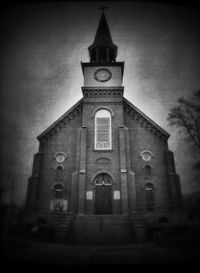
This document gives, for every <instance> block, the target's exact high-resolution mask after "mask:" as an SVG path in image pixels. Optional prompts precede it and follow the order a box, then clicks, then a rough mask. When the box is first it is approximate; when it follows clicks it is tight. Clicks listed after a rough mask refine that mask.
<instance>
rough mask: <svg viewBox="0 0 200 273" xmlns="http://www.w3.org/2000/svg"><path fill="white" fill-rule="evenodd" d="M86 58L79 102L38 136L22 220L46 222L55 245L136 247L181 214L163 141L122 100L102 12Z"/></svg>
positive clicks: (119, 66) (119, 69)
mask: <svg viewBox="0 0 200 273" xmlns="http://www.w3.org/2000/svg"><path fill="white" fill-rule="evenodd" d="M88 51H89V60H90V61H89V62H82V63H81V66H82V72H83V78H84V83H83V86H82V94H83V97H82V99H81V100H80V101H78V102H77V103H76V104H75V105H74V106H73V107H72V108H71V109H69V110H68V111H67V112H66V113H65V114H64V115H63V116H61V117H60V118H59V119H58V120H57V121H55V122H54V123H53V124H52V125H51V126H50V127H49V128H47V129H46V130H45V131H44V132H43V133H41V134H40V135H39V136H38V141H39V151H38V152H37V153H36V154H35V155H34V161H33V170H32V175H31V177H30V178H29V183H28V190H27V201H26V210H27V212H28V213H27V219H29V221H33V222H34V221H35V222H37V220H38V219H39V217H41V215H42V216H43V217H45V219H46V221H47V223H49V224H52V225H54V226H55V229H56V236H57V240H58V241H60V242H78V243H86V242H87V243H101V242H103V241H105V240H106V241H109V242H118V243H120V242H122V243H124V242H126V243H128V242H132V240H133V241H134V240H135V241H137V240H138V241H142V240H145V229H146V227H148V226H149V225H152V224H154V225H157V224H159V223H162V222H163V223H165V224H170V223H175V222H176V221H177V219H178V216H177V215H178V214H179V211H180V208H181V204H182V197H181V188H180V181H179V176H178V175H177V174H176V170H175V164H174V157H173V153H172V152H171V151H170V150H169V148H168V138H169V134H168V133H167V132H166V131H165V130H164V129H162V128H161V127H160V126H159V125H157V124H156V123H155V122H154V121H153V120H151V119H150V118H149V117H148V116H146V115H145V114H144V113H143V112H142V111H140V110H139V109H138V108H137V107H136V106H134V105H133V104H132V103H131V102H129V101H128V100H127V99H126V98H124V96H123V93H124V87H123V74H124V62H120V61H117V60H116V59H117V51H118V47H117V46H116V45H115V44H114V43H113V41H112V37H111V34H110V30H109V27H108V24H107V20H106V17H105V14H104V12H103V13H102V15H101V18H100V22H99V25H98V28H97V31H96V35H95V38H94V41H93V43H92V44H91V45H90V46H89V47H88Z"/></svg>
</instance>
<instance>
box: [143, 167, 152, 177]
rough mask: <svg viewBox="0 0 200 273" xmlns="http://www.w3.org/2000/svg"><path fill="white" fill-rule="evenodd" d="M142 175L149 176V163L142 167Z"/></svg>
mask: <svg viewBox="0 0 200 273" xmlns="http://www.w3.org/2000/svg"><path fill="white" fill-rule="evenodd" d="M144 176H145V177H149V176H151V167H150V166H149V165H146V166H145V167H144Z"/></svg>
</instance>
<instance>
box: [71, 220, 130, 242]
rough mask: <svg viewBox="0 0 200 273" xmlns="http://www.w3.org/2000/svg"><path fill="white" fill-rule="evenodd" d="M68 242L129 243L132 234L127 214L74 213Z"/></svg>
mask: <svg viewBox="0 0 200 273" xmlns="http://www.w3.org/2000/svg"><path fill="white" fill-rule="evenodd" d="M68 241H69V242H70V243H75V244H76V243H77V244H88V245H93V244H97V245H109V244H112V245H113V244H129V243H130V244H131V243H133V242H132V234H131V228H130V220H129V217H128V215H127V216H126V215H125V216H124V215H76V216H74V221H73V225H72V228H71V232H70V234H69V237H68Z"/></svg>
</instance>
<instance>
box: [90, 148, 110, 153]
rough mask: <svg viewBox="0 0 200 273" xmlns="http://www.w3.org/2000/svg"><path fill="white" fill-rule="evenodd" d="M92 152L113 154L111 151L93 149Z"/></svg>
mask: <svg viewBox="0 0 200 273" xmlns="http://www.w3.org/2000/svg"><path fill="white" fill-rule="evenodd" d="M93 152H104V153H105V152H113V149H110V150H103V149H102V150H97V149H93Z"/></svg>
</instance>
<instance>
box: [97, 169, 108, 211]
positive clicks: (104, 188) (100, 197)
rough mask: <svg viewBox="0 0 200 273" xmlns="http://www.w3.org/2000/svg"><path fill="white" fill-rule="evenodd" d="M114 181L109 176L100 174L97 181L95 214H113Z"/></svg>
mask: <svg viewBox="0 0 200 273" xmlns="http://www.w3.org/2000/svg"><path fill="white" fill-rule="evenodd" d="M111 184H112V180H111V177H110V176H109V175H108V174H105V173H102V174H99V175H98V176H97V177H96V179H95V214H112V198H111V196H112V195H111Z"/></svg>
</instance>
